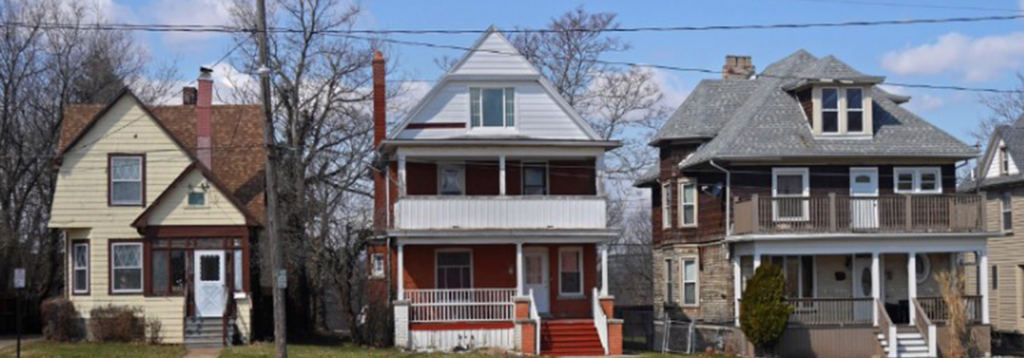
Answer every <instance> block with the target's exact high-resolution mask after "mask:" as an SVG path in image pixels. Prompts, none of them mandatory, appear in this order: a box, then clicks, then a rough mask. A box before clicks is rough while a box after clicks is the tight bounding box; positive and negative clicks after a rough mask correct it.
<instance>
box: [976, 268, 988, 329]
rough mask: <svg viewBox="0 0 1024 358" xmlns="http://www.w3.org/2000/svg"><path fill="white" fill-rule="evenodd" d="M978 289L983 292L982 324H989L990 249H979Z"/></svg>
mask: <svg viewBox="0 0 1024 358" xmlns="http://www.w3.org/2000/svg"><path fill="white" fill-rule="evenodd" d="M978 276H979V277H978V286H979V287H978V291H979V292H980V293H981V324H989V312H988V289H989V284H988V250H981V251H978Z"/></svg>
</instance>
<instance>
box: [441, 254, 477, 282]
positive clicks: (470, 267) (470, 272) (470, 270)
mask: <svg viewBox="0 0 1024 358" xmlns="http://www.w3.org/2000/svg"><path fill="white" fill-rule="evenodd" d="M462 252H465V253H468V254H469V287H467V288H464V289H471V288H473V287H474V285H473V250H472V249H437V250H434V288H436V289H441V288H440V287H438V284H439V283H440V282H441V280H439V279H438V278H439V277H438V276H437V269H438V268H439V267H440V265H438V256H440V255H441V254H443V253H462ZM446 267H455V266H446Z"/></svg>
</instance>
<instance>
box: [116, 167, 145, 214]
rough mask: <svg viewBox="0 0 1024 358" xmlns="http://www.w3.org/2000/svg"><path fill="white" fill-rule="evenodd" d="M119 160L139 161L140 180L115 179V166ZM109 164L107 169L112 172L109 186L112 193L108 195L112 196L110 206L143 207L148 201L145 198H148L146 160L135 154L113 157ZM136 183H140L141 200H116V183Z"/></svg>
mask: <svg viewBox="0 0 1024 358" xmlns="http://www.w3.org/2000/svg"><path fill="white" fill-rule="evenodd" d="M119 160H133V161H137V162H138V163H139V179H138V180H124V179H117V178H114V166H115V165H117V164H115V162H116V161H119ZM109 163H110V165H109V168H107V170H108V171H109V172H110V174H109V176H110V179H109V180H110V182H109V183H108V184H107V185H109V186H110V192H109V193H107V195H110V205H112V206H138V205H143V203H145V201H146V198H145V196H146V194H145V193H146V188H145V186H146V174H145V172H146V168H145V165H146V164H145V163H146V160H145V159H143V157H142V156H141V155H134V154H126V155H111V156H110V162H109ZM134 182H138V183H139V200H138V201H117V200H116V199H114V198H115V197H116V195H114V191H115V189H114V188H115V185H114V183H134Z"/></svg>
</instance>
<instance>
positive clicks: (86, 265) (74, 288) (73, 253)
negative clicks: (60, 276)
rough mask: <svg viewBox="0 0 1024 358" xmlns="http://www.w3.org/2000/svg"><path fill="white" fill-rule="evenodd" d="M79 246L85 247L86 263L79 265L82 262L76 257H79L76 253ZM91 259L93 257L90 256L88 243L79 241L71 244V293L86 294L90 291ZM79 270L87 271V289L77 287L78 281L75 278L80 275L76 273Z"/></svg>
mask: <svg viewBox="0 0 1024 358" xmlns="http://www.w3.org/2000/svg"><path fill="white" fill-rule="evenodd" d="M78 248H84V249H85V263H84V265H79V264H81V263H80V262H78V260H76V259H75V258H76V257H77V255H76V254H77V252H76V251H77V250H78ZM89 261H91V258H90V257H89V244H88V243H85V242H79V243H74V244H72V245H71V293H74V294H80V295H84V294H88V293H89V281H90V280H91V278H90V277H89ZM78 271H85V289H83V290H79V289H78V288H77V285H76V284H77V282H76V281H75V279H76V278H77V277H78V275H77V274H76V273H77V272H78Z"/></svg>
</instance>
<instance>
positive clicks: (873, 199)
mask: <svg viewBox="0 0 1024 358" xmlns="http://www.w3.org/2000/svg"><path fill="white" fill-rule="evenodd" d="M850 225H851V226H852V228H853V229H876V228H878V168H850Z"/></svg>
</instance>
